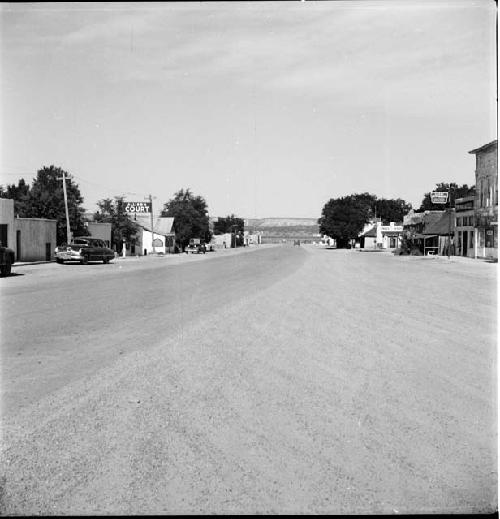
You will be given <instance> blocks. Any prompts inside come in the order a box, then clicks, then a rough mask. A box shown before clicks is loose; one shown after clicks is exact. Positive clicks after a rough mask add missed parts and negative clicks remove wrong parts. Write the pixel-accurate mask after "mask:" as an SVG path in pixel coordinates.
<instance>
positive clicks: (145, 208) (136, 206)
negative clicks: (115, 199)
mask: <svg viewBox="0 0 500 519" xmlns="http://www.w3.org/2000/svg"><path fill="white" fill-rule="evenodd" d="M151 206H152V204H151V202H127V203H126V205H125V211H126V212H127V213H132V214H135V213H139V214H150V213H151Z"/></svg>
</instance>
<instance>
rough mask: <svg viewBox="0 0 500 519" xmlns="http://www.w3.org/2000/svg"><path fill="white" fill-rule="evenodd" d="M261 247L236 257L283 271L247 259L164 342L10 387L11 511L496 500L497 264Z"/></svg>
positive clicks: (386, 508)
mask: <svg viewBox="0 0 500 519" xmlns="http://www.w3.org/2000/svg"><path fill="white" fill-rule="evenodd" d="M256 254H257V255H254V254H248V255H244V257H245V258H246V259H245V262H246V263H245V262H244V261H243V260H242V261H241V262H240V263H238V265H239V266H245V267H246V266H248V268H249V269H250V268H251V267H250V265H252V264H253V265H254V268H256V267H255V265H257V267H258V266H259V265H260V266H262V267H265V269H262V270H266V271H267V269H268V268H269V271H270V272H271V273H272V277H261V278H259V269H258V268H256V270H255V271H254V272H253V276H252V275H248V274H247V271H246V269H245V268H243V269H241V271H240V275H239V277H238V280H236V279H233V278H231V276H229V279H228V281H227V284H226V286H225V288H226V289H227V292H226V298H223V299H217V298H216V301H215V303H214V304H213V305H211V306H210V305H208V304H207V305H205V304H202V303H199V306H198V310H199V311H198V312H197V313H196V315H194V314H190V319H189V324H188V322H187V321H182V322H183V324H182V326H177V327H172V328H171V329H170V328H169V327H168V326H165V328H166V332H165V334H164V336H163V337H162V338H161V340H158V341H156V342H155V343H154V344H153V345H150V346H149V347H147V348H146V347H144V348H143V347H140V345H137V347H136V348H133V349H131V350H130V351H127V352H124V353H123V354H122V355H119V356H115V357H114V359H113V361H110V360H109V359H108V358H107V357H106V358H105V357H103V359H104V360H103V362H102V363H101V366H100V368H97V367H96V366H94V368H93V370H92V371H88V370H85V369H84V370H82V371H81V372H80V375H79V376H78V377H74V380H73V381H71V382H68V381H67V380H65V381H64V383H59V384H55V386H54V388H53V389H52V390H51V391H50V392H45V393H44V392H41V394H40V395H39V396H38V397H37V398H34V397H33V396H30V397H29V398H28V400H27V401H26V402H25V403H24V404H23V403H19V402H17V403H16V402H14V400H12V403H11V404H10V407H9V408H8V409H7V412H6V413H4V416H3V420H2V426H3V431H2V432H3V442H2V443H3V452H2V467H3V476H2V494H1V496H0V497H1V500H0V503H1V511H2V513H3V514H23V515H33V514H43V515H50V514H72V515H74V514H141V513H142V514H152V513H153V514H161V513H168V514H196V513H204V514H206V513H220V514H228V513H239V514H250V513H312V514H319V513H329V514H339V513H344V514H354V513H356V514H360V513H378V514H385V513H457V512H460V513H467V512H468V513H474V512H476V513H477V512H493V511H495V510H496V509H497V446H496V434H497V397H496V369H497V359H496V349H495V346H496V333H497V329H496V305H497V303H496V283H497V265H493V264H487V263H482V262H474V261H470V262H466V261H465V262H464V261H459V260H458V259H457V260H454V259H451V260H446V258H413V257H411V258H402V257H394V256H392V255H389V254H362V253H359V252H355V251H343V250H338V251H337V250H323V249H317V248H314V247H301V248H300V249H299V248H293V247H276V248H272V249H268V250H262V251H259V252H257V253H256ZM241 257H242V258H243V256H241ZM252 258H253V259H252ZM265 258H267V259H265ZM217 264H222V265H224V264H223V263H222V262H217V261H210V262H209V261H206V262H202V261H199V262H197V264H196V266H195V267H193V270H192V275H193V276H195V275H196V272H197V269H202V272H204V273H206V272H207V270H206V269H216V268H217V267H216V265H217ZM228 265H229V264H228ZM273 266H274V267H273ZM176 268H178V269H180V267H175V268H174V267H172V269H171V271H172V272H173V273H174V271H175V270H176ZM183 268H185V267H183ZM225 268H226V269H228V268H229V267H228V266H227V265H226V266H225ZM138 272H139V271H138ZM162 272H163V270H162ZM177 272H183V271H182V270H177ZM253 278H255V280H256V281H255V284H256V288H255V289H254V290H251V289H250V288H249V290H248V291H246V292H245V291H242V290H239V291H238V292H237V294H236V295H235V294H233V293H232V292H233V291H232V290H231V289H233V288H234V289H235V287H236V286H238V287H239V288H241V286H242V285H241V284H243V283H246V284H247V286H248V287H251V286H252V279H253ZM101 279H103V280H104V279H108V278H104V277H101ZM144 280H145V281H144V283H146V282H152V281H151V280H150V278H149V277H148V276H145V278H144ZM259 280H260V281H259ZM237 283H241V284H240V285H237ZM235 291H236V289H235ZM231 294H232V295H231ZM177 295H178V296H179V297H180V295H179V294H177ZM200 298H201V296H200ZM201 299H202V298H201ZM226 299H227V300H228V301H229V303H228V302H227V301H226ZM174 300H175V298H174ZM160 308H161V307H160ZM101 311H103V309H101ZM122 311H123V312H125V310H122ZM137 312H138V313H139V315H141V313H140V312H141V308H140V307H139V308H137ZM159 312H160V310H159ZM127 315H128V314H127ZM158 315H159V314H158ZM155 316H157V314H155ZM115 317H116V315H115ZM146 317H147V314H145V313H143V314H142V318H143V319H146ZM168 318H169V316H168V315H165V321H166V323H167V324H168V322H169V321H168ZM96 322H97V323H98V324H99V323H101V324H100V326H102V328H99V327H98V328H97V332H98V333H101V334H102V336H103V337H107V335H106V334H107V333H108V332H107V331H106V324H105V323H106V321H105V320H103V321H96ZM108 324H109V323H108ZM2 342H4V341H2ZM9 355H14V353H13V350H12V351H11V350H9ZM59 357H61V354H57V355H56V354H54V357H53V363H54V364H55V366H57V365H58V363H59ZM4 358H5V357H4ZM8 358H9V359H11V358H12V357H11V356H9V357H8ZM61 362H62V364H61V365H65V364H64V362H65V361H61ZM20 366H21V367H20ZM20 366H18V367H16V370H21V369H22V364H21V365H20ZM14 371H15V370H14ZM16 373H17V371H16ZM11 375H12V374H10V372H7V376H11ZM28 375H29V374H26V376H28ZM12 376H13V375H12ZM32 376H34V375H33V373H32ZM63 378H64V377H63ZM61 380H62V379H61ZM37 384H38V385H39V386H40V387H42V386H43V385H44V384H45V380H43V378H42V380H39V381H38V382H33V387H38V386H37ZM12 398H13V397H12ZM14 410H15V412H14Z"/></svg>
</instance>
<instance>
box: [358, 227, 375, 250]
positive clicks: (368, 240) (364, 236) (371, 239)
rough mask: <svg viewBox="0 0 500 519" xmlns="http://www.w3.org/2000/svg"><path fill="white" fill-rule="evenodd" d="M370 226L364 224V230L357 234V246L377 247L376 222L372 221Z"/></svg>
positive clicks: (362, 247)
mask: <svg viewBox="0 0 500 519" xmlns="http://www.w3.org/2000/svg"><path fill="white" fill-rule="evenodd" d="M371 225H372V226H371V227H368V229H366V227H367V226H365V230H364V231H363V232H362V233H361V234H360V236H359V246H360V248H361V249H376V248H377V224H376V223H372V224H371Z"/></svg>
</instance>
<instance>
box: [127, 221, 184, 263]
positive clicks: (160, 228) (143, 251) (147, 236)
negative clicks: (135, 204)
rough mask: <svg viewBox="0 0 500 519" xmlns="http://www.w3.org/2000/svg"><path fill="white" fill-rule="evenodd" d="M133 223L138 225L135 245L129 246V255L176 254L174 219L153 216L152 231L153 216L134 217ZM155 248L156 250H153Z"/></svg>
mask: <svg viewBox="0 0 500 519" xmlns="http://www.w3.org/2000/svg"><path fill="white" fill-rule="evenodd" d="M133 222H134V223H135V224H136V225H137V229H138V231H137V236H136V243H135V245H133V244H129V245H128V247H127V254H131V255H133V256H136V255H137V256H146V255H147V254H153V252H154V253H155V254H168V253H173V252H174V247H175V231H174V219H173V218H171V217H164V216H153V229H151V216H150V215H140V214H137V215H135V216H134V220H133ZM153 246H154V250H153Z"/></svg>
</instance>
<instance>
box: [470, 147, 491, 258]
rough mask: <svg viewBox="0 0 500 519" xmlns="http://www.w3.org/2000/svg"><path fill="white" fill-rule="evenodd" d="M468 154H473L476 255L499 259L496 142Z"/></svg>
mask: <svg viewBox="0 0 500 519" xmlns="http://www.w3.org/2000/svg"><path fill="white" fill-rule="evenodd" d="M469 153H470V154H472V155H475V156H476V195H475V200H474V206H475V207H474V228H475V233H474V249H475V257H483V258H498V158H497V155H498V141H496V140H495V141H492V142H490V143H488V144H485V145H484V146H481V147H480V148H477V149H475V150H471V151H469Z"/></svg>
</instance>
